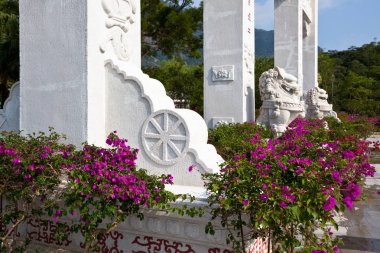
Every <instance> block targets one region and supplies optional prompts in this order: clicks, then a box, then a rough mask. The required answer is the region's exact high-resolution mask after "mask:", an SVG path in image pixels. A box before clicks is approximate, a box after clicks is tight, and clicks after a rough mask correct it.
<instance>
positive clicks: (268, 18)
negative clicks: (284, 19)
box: [255, 0, 274, 30]
mask: <svg viewBox="0 0 380 253" xmlns="http://www.w3.org/2000/svg"><path fill="white" fill-rule="evenodd" d="M255 15H256V19H255V22H256V24H255V26H256V28H260V29H264V30H273V27H274V0H265V2H262V1H260V2H256V3H255Z"/></svg>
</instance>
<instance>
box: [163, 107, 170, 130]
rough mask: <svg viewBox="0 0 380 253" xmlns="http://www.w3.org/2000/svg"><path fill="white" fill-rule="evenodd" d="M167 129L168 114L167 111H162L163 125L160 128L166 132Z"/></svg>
mask: <svg viewBox="0 0 380 253" xmlns="http://www.w3.org/2000/svg"><path fill="white" fill-rule="evenodd" d="M168 129H169V114H168V113H167V112H165V113H164V125H163V128H162V130H164V132H168Z"/></svg>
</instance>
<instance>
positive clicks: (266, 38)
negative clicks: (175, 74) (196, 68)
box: [143, 29, 274, 67]
mask: <svg viewBox="0 0 380 253" xmlns="http://www.w3.org/2000/svg"><path fill="white" fill-rule="evenodd" d="M255 31H256V34H255V36H256V37H255V43H256V57H273V56H274V31H273V30H272V31H266V30H262V29H255ZM199 35H200V36H201V35H202V32H199ZM201 51H202V53H203V49H201ZM168 59H169V58H168V57H167V56H165V55H163V54H162V53H161V52H158V55H157V56H156V57H144V58H143V66H144V67H154V66H158V64H159V63H160V62H161V61H163V60H168ZM184 60H185V61H186V62H187V63H188V64H201V63H202V61H203V60H202V59H194V58H191V57H187V56H184Z"/></svg>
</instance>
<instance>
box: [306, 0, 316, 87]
mask: <svg viewBox="0 0 380 253" xmlns="http://www.w3.org/2000/svg"><path fill="white" fill-rule="evenodd" d="M303 10H304V11H303V90H304V91H305V92H306V91H308V90H310V89H312V88H314V87H318V0H308V1H306V0H305V1H304V6H303Z"/></svg>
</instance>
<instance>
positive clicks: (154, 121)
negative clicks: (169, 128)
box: [150, 118, 163, 134]
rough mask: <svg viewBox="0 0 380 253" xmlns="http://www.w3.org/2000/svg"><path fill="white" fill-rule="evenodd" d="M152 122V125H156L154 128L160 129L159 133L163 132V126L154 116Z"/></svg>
mask: <svg viewBox="0 0 380 253" xmlns="http://www.w3.org/2000/svg"><path fill="white" fill-rule="evenodd" d="M150 122H151V123H152V125H153V126H154V128H156V130H157V131H158V133H159V134H162V132H163V131H162V130H163V129H162V128H161V126H160V125H159V124H158V122H157V120H156V119H154V118H152V120H151V121H150Z"/></svg>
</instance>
